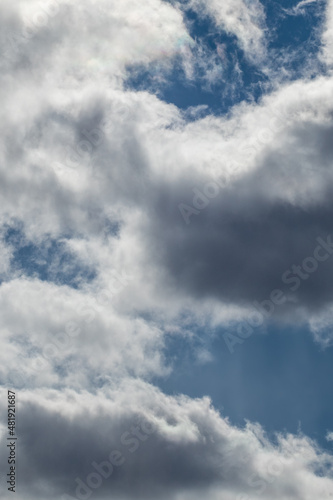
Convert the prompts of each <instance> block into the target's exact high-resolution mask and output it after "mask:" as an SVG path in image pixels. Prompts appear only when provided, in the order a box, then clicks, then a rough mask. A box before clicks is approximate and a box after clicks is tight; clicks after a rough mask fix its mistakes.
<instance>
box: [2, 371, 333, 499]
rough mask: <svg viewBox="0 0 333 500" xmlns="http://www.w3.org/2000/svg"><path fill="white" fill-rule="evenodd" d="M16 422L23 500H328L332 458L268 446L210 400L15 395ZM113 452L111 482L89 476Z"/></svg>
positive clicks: (283, 442)
mask: <svg viewBox="0 0 333 500" xmlns="http://www.w3.org/2000/svg"><path fill="white" fill-rule="evenodd" d="M2 396H3V397H1V401H4V400H5V396H4V395H2ZM19 413H20V430H19V440H20V441H19V443H20V478H21V479H20V480H21V481H22V482H24V484H25V485H26V486H25V492H24V498H32V497H34V498H45V496H47V497H48V498H50V499H52V498H59V496H61V495H62V494H67V495H69V498H72V497H74V498H75V497H76V498H89V497H90V496H91V495H92V494H93V496H94V497H95V498H101V499H104V498H109V496H110V495H112V496H114V497H115V498H128V499H130V498H134V497H135V498H145V499H148V498H156V496H158V497H159V498H161V499H163V498H170V499H174V498H175V499H176V498H186V499H187V498H190V496H192V498H193V496H194V498H199V497H201V496H202V495H203V494H204V495H205V496H206V497H207V498H209V499H212V500H215V498H218V496H221V495H222V496H223V498H228V499H230V500H231V499H235V498H241V497H242V496H243V498H250V499H253V500H256V499H257V498H279V499H284V498H285V499H287V498H289V499H295V500H296V499H298V498H304V500H307V499H312V498H314V497H320V498H322V499H323V500H324V499H326V498H330V495H331V494H332V491H333V489H332V488H333V480H332V477H331V476H330V474H331V472H330V470H331V467H332V461H331V457H330V456H329V455H328V454H326V453H324V452H323V451H321V450H320V449H318V448H316V446H315V445H314V443H312V442H311V441H310V440H308V439H307V438H305V437H304V436H302V435H298V436H293V435H278V436H276V441H275V444H273V443H272V442H271V441H270V440H269V439H268V438H267V437H266V436H265V433H264V431H263V429H262V428H261V427H260V426H259V425H257V424H250V423H248V424H246V426H245V427H244V428H237V427H234V426H232V425H231V424H230V423H229V422H228V420H226V419H224V418H222V417H221V416H220V415H219V414H218V413H217V412H216V411H215V410H214V409H213V408H212V407H211V403H210V401H209V399H208V398H205V399H198V400H191V399H190V398H186V397H184V396H181V397H170V396H165V395H163V394H162V393H160V392H159V391H158V390H157V389H156V388H154V387H153V386H149V385H146V384H144V383H142V382H139V381H136V382H135V381H123V383H122V384H121V385H120V386H119V387H117V388H110V389H105V390H103V391H99V392H98V393H96V394H95V395H93V394H89V393H87V392H84V391H83V392H82V391H80V392H79V393H77V392H74V391H72V390H69V389H66V390H64V391H63V392H62V393H60V392H57V391H45V390H37V391H34V392H29V391H25V392H21V394H20V401H19ZM2 444H3V443H2ZM3 450H5V446H1V453H2V454H4V451H3ZM46 450H50V453H49V454H48V455H47V457H46V455H45V453H46ZM115 451H117V452H118V454H113V455H112V457H113V459H114V462H115V463H117V464H118V465H115V464H114V467H113V468H112V469H113V470H112V471H111V474H110V470H111V469H110V468H109V469H107V466H105V471H106V475H107V474H109V477H107V478H104V479H103V478H102V477H101V475H99V478H98V477H96V476H95V477H91V476H90V475H91V474H92V473H95V474H96V465H97V467H98V464H101V462H105V461H109V460H110V459H109V457H110V455H111V453H114V452H115ZM46 458H47V460H46ZM94 464H95V466H94ZM104 465H105V464H104ZM323 472H325V476H326V477H322V473H323ZM83 483H84V484H85V487H84V486H82V484H83ZM89 484H90V485H93V487H91V486H90V487H89ZM96 484H99V487H98V488H95V487H94V486H95V485H96ZM78 485H80V487H81V488H79V487H78ZM87 488H88V489H87ZM75 490H77V494H78V495H77V496H76V493H75ZM89 490H90V492H91V494H90V495H89ZM87 492H88V493H87ZM80 495H81V497H80ZM17 496H18V498H19V499H20V498H23V497H22V493H20V492H18V493H17ZM4 498H7V497H6V496H4ZM65 498H66V497H65Z"/></svg>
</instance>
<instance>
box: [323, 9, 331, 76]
mask: <svg viewBox="0 0 333 500" xmlns="http://www.w3.org/2000/svg"><path fill="white" fill-rule="evenodd" d="M332 53H333V2H332V0H329V1H328V2H327V7H326V19H325V29H324V33H323V60H324V62H325V63H326V64H327V65H328V67H329V68H330V69H332V63H333V56H332Z"/></svg>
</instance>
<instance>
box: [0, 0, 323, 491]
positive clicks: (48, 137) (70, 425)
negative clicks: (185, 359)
mask: <svg viewBox="0 0 333 500" xmlns="http://www.w3.org/2000/svg"><path fill="white" fill-rule="evenodd" d="M52 6H53V8H52ZM189 6H190V7H191V8H192V9H195V10H196V12H197V13H198V15H199V16H200V17H201V18H202V16H204V15H209V16H211V17H212V18H213V19H214V20H215V23H216V25H217V26H218V27H219V28H220V29H221V30H223V31H226V32H227V33H229V34H232V35H234V36H236V38H237V40H238V43H239V45H240V47H241V48H242V49H243V50H244V51H245V53H246V55H247V57H248V58H249V59H250V61H252V62H254V60H255V59H256V60H257V61H259V63H260V62H262V61H263V60H264V58H265V54H266V48H267V46H266V41H265V19H264V11H263V7H262V6H261V4H260V3H259V2H255V3H252V6H251V7H250V6H249V5H248V4H247V3H245V2H241V1H239V2H236V3H235V2H233V3H232V4H231V3H230V2H229V3H228V2H219V1H217V0H215V1H213V0H212V1H210V2H208V3H206V4H203V3H202V2H199V1H193V2H191V3H190V4H189V5H187V7H189ZM329 9H331V4H330V6H329ZM0 10H1V12H0V13H1V15H0V19H1V21H0V23H1V29H0V33H1V35H0V36H1V42H2V43H3V45H4V47H5V56H4V57H2V59H1V63H0V64H1V72H0V82H1V85H2V90H1V95H2V96H3V106H2V107H1V110H0V117H1V120H0V137H1V146H0V155H1V162H0V176H1V183H0V194H1V198H2V203H1V207H0V227H1V232H0V234H1V246H0V250H1V254H2V256H3V259H2V268H1V269H0V272H1V279H2V280H3V281H2V283H1V286H0V311H1V317H2V327H1V333H2V336H1V345H0V353H1V354H0V361H1V363H0V366H1V369H0V376H1V384H2V386H3V387H4V386H9V384H12V385H14V387H18V388H19V405H20V409H19V415H20V417H19V418H20V426H19V433H20V436H19V437H20V453H21V455H20V470H21V473H20V474H21V476H20V481H21V483H20V484H22V485H24V490H23V487H22V490H21V491H24V498H25V499H26V498H29V497H30V498H41V499H47V500H50V499H52V498H59V495H61V494H63V493H67V494H68V495H75V488H76V483H75V480H76V478H81V480H82V481H86V478H87V477H88V476H89V474H91V473H92V472H93V465H92V463H93V462H94V461H95V462H96V463H100V461H103V460H107V459H108V457H109V456H110V452H111V451H112V450H117V449H119V447H121V449H122V450H123V452H124V456H125V453H126V462H125V463H124V465H123V466H122V467H120V468H117V467H118V466H117V465H115V467H114V474H113V476H112V478H110V480H108V481H102V483H101V486H100V488H99V489H98V491H96V496H97V497H99V498H102V499H103V498H109V497H110V495H112V496H114V497H115V498H119V499H120V498H128V499H130V498H134V497H135V498H138V497H139V498H144V499H148V498H161V499H162V500H163V499H164V498H166V499H175V500H187V499H188V498H193V497H194V498H199V497H200V498H202V495H205V496H207V497H208V499H211V500H215V499H217V498H221V496H222V497H223V498H225V499H226V500H235V499H237V500H241V499H243V500H244V499H245V498H247V499H250V500H257V499H259V498H270V499H271V498H277V499H287V498H288V499H290V498H292V499H295V500H296V499H298V498H302V499H305V500H307V499H311V500H312V498H321V499H323V500H325V499H326V498H329V497H330V496H331V495H332V478H331V477H332V476H331V465H332V463H331V460H332V458H331V456H329V455H328V454H325V453H324V452H323V451H322V450H320V449H319V448H318V447H317V446H316V444H315V443H313V442H311V441H310V440H309V439H308V438H306V437H305V436H301V435H297V436H292V435H279V436H277V437H276V439H275V442H274V444H273V442H272V441H270V440H269V439H268V438H267V436H265V434H264V431H263V429H262V428H261V427H260V426H259V425H257V424H251V423H248V424H247V425H246V426H245V427H244V428H237V427H235V426H233V425H232V424H231V423H229V422H228V420H227V419H225V418H222V417H221V416H220V415H219V414H218V413H217V412H216V411H215V410H214V409H213V408H212V405H211V402H210V400H209V399H208V398H205V399H202V400H194V399H190V398H187V397H185V396H178V397H170V396H166V395H163V394H162V393H161V392H160V391H158V389H156V388H155V387H154V386H153V385H150V382H152V380H154V377H156V376H165V375H167V374H168V373H169V371H170V369H171V368H172V367H170V366H169V365H168V360H166V359H165V358H164V349H165V339H166V338H167V336H168V335H170V334H173V335H178V336H186V337H188V338H191V327H192V325H193V324H195V325H196V326H197V325H199V326H201V327H205V328H203V329H204V330H205V333H202V335H203V336H205V335H209V334H210V332H211V330H212V329H214V328H216V327H224V328H229V329H235V328H236V326H235V325H237V324H238V323H239V322H242V321H244V320H245V319H246V318H247V316H248V315H249V314H251V313H252V312H253V310H254V301H255V300H256V301H258V302H262V301H267V300H268V299H270V298H271V296H272V292H273V291H274V290H276V289H281V290H282V291H283V294H284V296H285V299H286V300H285V301H284V304H283V305H281V307H280V308H279V309H276V312H275V315H272V317H271V319H273V320H277V319H279V320H282V321H289V322H290V323H293V324H300V323H308V324H309V325H310V327H311V329H312V331H313V333H314V336H315V339H316V340H318V341H320V342H321V343H322V344H323V345H324V346H327V345H330V343H331V340H332V334H331V331H330V330H329V324H330V322H331V309H332V302H333V295H332V290H331V287H330V282H331V278H333V276H332V269H333V261H332V257H331V252H330V248H331V246H330V245H331V243H330V238H331V239H333V235H332V233H331V220H332V187H333V185H332V169H331V164H332V154H333V149H332V134H333V122H332V116H333V113H332V111H333V110H332V105H331V103H332V102H333V100H332V97H333V81H332V78H331V75H330V74H329V73H327V74H325V75H323V76H321V75H317V76H316V78H313V79H311V80H307V79H303V80H298V81H295V82H287V83H285V84H284V85H279V84H278V81H277V82H273V83H274V84H275V90H274V92H272V93H271V94H269V95H266V96H265V97H262V98H261V99H260V100H258V102H255V101H251V102H247V103H241V104H239V105H237V106H236V105H235V106H233V108H232V109H231V111H230V112H229V113H228V115H224V116H214V115H212V114H208V111H207V109H205V114H204V116H203V115H202V110H203V108H202V107H197V108H194V109H193V108H192V109H191V110H188V111H185V112H183V111H181V110H180V109H179V108H177V107H176V106H175V105H173V104H170V103H166V102H163V101H162V100H161V99H160V98H158V97H157V96H156V95H153V93H150V92H147V91H138V90H137V89H132V90H129V87H128V85H127V83H126V82H127V79H128V77H129V76H130V74H131V71H135V70H136V68H138V67H142V66H143V67H145V68H147V70H148V71H152V67H153V65H154V64H159V65H160V66H159V68H160V69H159V71H160V73H161V75H162V76H161V78H162V77H165V75H170V74H172V70H173V69H175V68H176V69H179V67H183V68H184V74H185V78H188V80H189V81H191V79H192V81H193V80H195V78H196V74H195V71H192V70H193V67H194V66H195V64H196V63H197V64H198V66H200V64H201V67H202V68H204V73H207V75H206V76H207V80H208V81H211V82H214V81H215V80H216V73H215V70H216V64H215V63H216V61H215V59H214V58H213V59H212V60H213V61H215V62H214V64H213V65H211V64H210V63H211V61H208V62H207V64H206V65H205V63H204V61H205V58H206V56H205V54H206V52H205V50H203V49H202V47H204V46H203V45H202V46H201V45H200V42H198V41H195V40H194V39H192V38H191V36H190V34H189V31H188V29H187V28H186V22H185V21H184V16H185V15H186V12H187V9H185V8H184V9H181V7H180V6H179V5H178V4H176V3H173V4H172V3H169V2H162V1H160V0H149V1H147V2H144V3H142V2H138V1H134V0H126V1H122V2H113V1H112V2H110V1H106V0H100V1H99V2H92V1H88V0H85V1H84V2H82V3H81V4H80V6H79V7H78V6H77V4H76V3H74V1H72V0H71V1H66V2H63V1H59V2H57V1H55V2H53V4H48V11H45V9H44V10H43V9H42V7H41V5H40V4H39V3H37V2H35V1H32V2H29V3H27V2H24V1H19V2H16V3H15V4H11V5H8V6H5V5H4V4H2V5H1V6H0ZM45 12H46V13H45ZM330 23H331V21H330V10H328V16H327V28H326V31H325V33H324V35H323V44H324V47H325V48H326V49H325V50H326V56H325V57H326V61H327V63H328V64H330V62H329V61H330V59H329V57H330V56H329V47H330ZM2 28H3V29H2ZM221 53H222V52H221ZM196 57H198V58H199V60H197V61H196V60H195V58H196ZM22 82H24V85H22ZM181 208H182V210H181ZM184 214H185V215H184ZM17 228H19V230H20V238H22V241H14V240H10V239H8V238H6V235H7V236H8V231H15V230H17ZM22 242H24V244H23V243H22ZM50 242H52V244H54V245H55V246H56V247H57V248H60V245H63V249H64V254H66V255H70V256H71V259H72V260H71V265H70V266H69V265H68V263H65V264H64V263H63V262H62V261H61V259H60V255H59V260H52V259H51V257H50V253H48V254H47V255H46V256H45V258H46V261H47V264H48V267H49V268H50V271H51V274H50V275H49V276H48V277H47V279H42V277H41V276H40V275H37V276H33V275H32V274H29V271H30V269H29V267H28V259H27V257H26V255H24V252H23V255H22V254H20V255H21V257H20V259H21V260H20V259H19V258H18V256H17V252H18V250H22V248H23V249H24V248H27V246H29V245H30V246H31V245H33V247H34V251H35V252H36V253H37V254H38V255H39V253H40V252H42V250H44V249H46V248H49V246H48V245H49V244H50ZM323 242H324V243H323ZM318 245H319V246H320V248H319V250H318ZM38 252H39V253H38ZM294 266H301V269H299V268H297V269H295V268H294ZM86 269H89V270H92V273H91V274H89V276H88V273H86V272H84V271H85V270H86ZM307 269H309V270H307ZM286 273H287V274H286ZM297 273H302V276H304V275H306V277H302V276H300V275H299V274H297ZM60 275H61V280H60V279H56V278H57V277H59V276H60ZM73 275H74V276H73ZM50 276H51V277H52V279H51V278H50ZM283 276H285V278H283ZM53 278H54V279H53ZM295 286H296V288H295ZM292 288H295V289H292ZM266 305H267V302H266ZM202 345H203V346H205V345H206V344H205V343H204V342H203V343H202ZM195 354H196V360H197V362H198V363H199V364H200V363H201V364H204V363H206V362H209V361H210V360H211V359H212V358H211V354H210V353H209V352H208V351H207V350H206V349H205V348H204V347H203V348H202V349H199V350H197V351H196V353H195ZM83 388H84V389H83ZM2 392H3V391H2ZM0 400H1V405H3V404H4V401H5V394H4V393H3V394H2V395H1V398H0ZM138 415H139V416H141V419H142V418H143V419H144V422H146V423H147V422H150V423H151V424H153V425H154V426H155V431H154V432H153V433H149V432H148V433H147V432H146V435H145V436H144V438H142V441H140V439H141V438H139V437H135V439H134V440H133V437H132V441H131V443H132V444H128V441H127V440H128V438H130V436H129V435H128V434H126V436H125V438H123V441H127V444H126V443H125V444H124V443H123V442H122V441H121V439H122V436H123V435H124V433H132V432H133V431H132V426H133V425H135V424H133V421H134V420H135V418H134V417H135V416H138ZM4 429H5V428H4V427H3V428H2V430H3V431H4ZM146 436H148V437H147V439H145V437H146ZM2 438H3V439H4V433H3V434H2ZM138 443H139V445H140V446H139V448H138V449H137V451H136V452H135V453H134V452H133V453H131V451H130V450H129V446H134V447H136V446H137V444H138ZM5 451H6V448H5V446H3V445H2V446H1V453H2V454H3V456H2V458H6V457H5V456H4V454H5ZM46 453H47V456H46ZM245 458H246V459H245ZM114 460H115V461H117V460H116V459H114ZM95 477H96V476H95ZM98 481H100V480H99V479H98ZM19 495H21V497H22V498H23V496H22V495H23V493H18V496H19ZM7 497H8V496H7ZM7 497H6V496H4V499H5V500H7ZM19 498H20V497H19ZM80 500H82V499H80Z"/></svg>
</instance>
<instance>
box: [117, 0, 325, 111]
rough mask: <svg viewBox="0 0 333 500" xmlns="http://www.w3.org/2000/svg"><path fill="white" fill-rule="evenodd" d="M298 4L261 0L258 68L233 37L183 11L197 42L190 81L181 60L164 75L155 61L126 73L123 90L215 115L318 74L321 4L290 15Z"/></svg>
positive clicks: (205, 19)
mask: <svg viewBox="0 0 333 500" xmlns="http://www.w3.org/2000/svg"><path fill="white" fill-rule="evenodd" d="M298 3H299V2H295V1H293V2H290V1H289V0H288V1H287V0H283V1H279V2H277V1H273V0H262V4H263V6H264V9H265V12H266V26H267V29H266V31H265V35H266V38H267V47H268V57H267V60H266V61H264V62H263V64H261V65H259V66H255V65H254V64H253V63H251V62H249V60H248V59H247V58H246V56H245V54H244V52H243V51H242V50H241V48H240V47H239V45H238V43H237V39H236V37H235V36H234V35H230V34H227V33H226V32H223V31H221V30H220V29H219V28H218V27H216V25H215V24H214V21H213V19H210V18H209V17H205V18H202V17H199V16H198V15H197V14H196V13H195V12H194V11H192V10H190V9H188V10H185V22H186V24H187V27H188V30H189V33H190V35H191V37H192V38H193V39H194V40H196V42H197V48H195V47H192V51H193V55H194V56H195V57H194V61H195V62H194V76H193V78H192V79H188V78H186V76H185V72H184V69H183V68H182V66H181V64H180V61H178V64H175V66H174V67H173V70H172V71H171V73H170V74H168V75H167V76H165V75H163V74H162V73H163V71H165V69H164V67H163V65H162V64H160V63H159V62H156V63H155V64H151V65H150V67H149V68H148V69H147V68H143V67H136V68H132V69H130V70H129V76H128V79H127V82H126V87H127V88H128V89H135V90H147V91H150V92H153V93H155V94H156V95H158V97H159V98H160V99H162V100H164V101H166V102H168V103H172V104H175V105H176V106H177V107H178V108H180V109H182V110H184V109H188V108H190V107H195V106H206V113H212V114H217V115H219V114H226V113H227V112H228V111H229V110H230V109H231V108H232V107H233V106H234V105H236V104H238V103H240V102H258V100H259V99H260V98H261V97H262V96H263V95H264V94H265V93H267V92H269V91H270V90H272V89H273V88H274V85H275V84H276V83H277V82H281V80H283V79H289V80H293V79H297V78H300V77H302V76H304V75H306V77H312V76H314V75H316V74H318V72H320V73H323V72H324V71H325V67H324V66H323V64H322V63H321V62H320V61H319V59H318V57H317V56H318V51H319V49H320V44H319V36H320V30H321V26H322V20H323V14H324V9H325V2H323V1H316V2H313V3H311V4H308V5H306V6H304V7H303V8H301V9H300V10H299V11H297V12H294V11H293V8H295V7H296V6H297V4H298ZM198 47H200V50H201V56H200V55H199V52H200V51H199V49H198ZM210 64H211V66H210ZM212 66H213V68H212ZM212 75H213V77H212Z"/></svg>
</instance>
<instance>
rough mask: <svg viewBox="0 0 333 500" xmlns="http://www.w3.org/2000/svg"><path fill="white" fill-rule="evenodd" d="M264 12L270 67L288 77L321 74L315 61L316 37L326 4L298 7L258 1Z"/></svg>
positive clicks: (285, 0) (283, 2) (283, 0)
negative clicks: (284, 73)
mask: <svg viewBox="0 0 333 500" xmlns="http://www.w3.org/2000/svg"><path fill="white" fill-rule="evenodd" d="M261 3H262V5H263V6H264V8H265V12H266V25H267V38H268V49H269V54H270V60H271V65H272V67H274V66H275V67H276V70H277V71H279V72H280V73H281V72H286V73H287V74H288V78H289V79H291V80H293V79H296V78H300V77H302V76H303V74H304V69H305V68H306V70H307V73H308V74H307V75H306V76H310V77H311V76H315V74H317V73H318V72H322V73H324V72H325V67H324V65H323V64H322V63H321V62H320V60H319V59H318V57H317V56H318V52H319V50H320V35H321V31H322V26H323V20H324V13H325V9H326V2H325V1H321V0H317V1H314V2H312V3H307V4H304V5H303V6H299V7H298V8H297V6H298V5H300V3H301V2H300V1H292V2H291V1H290V0H281V1H279V2H277V1H274V0H261Z"/></svg>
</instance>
